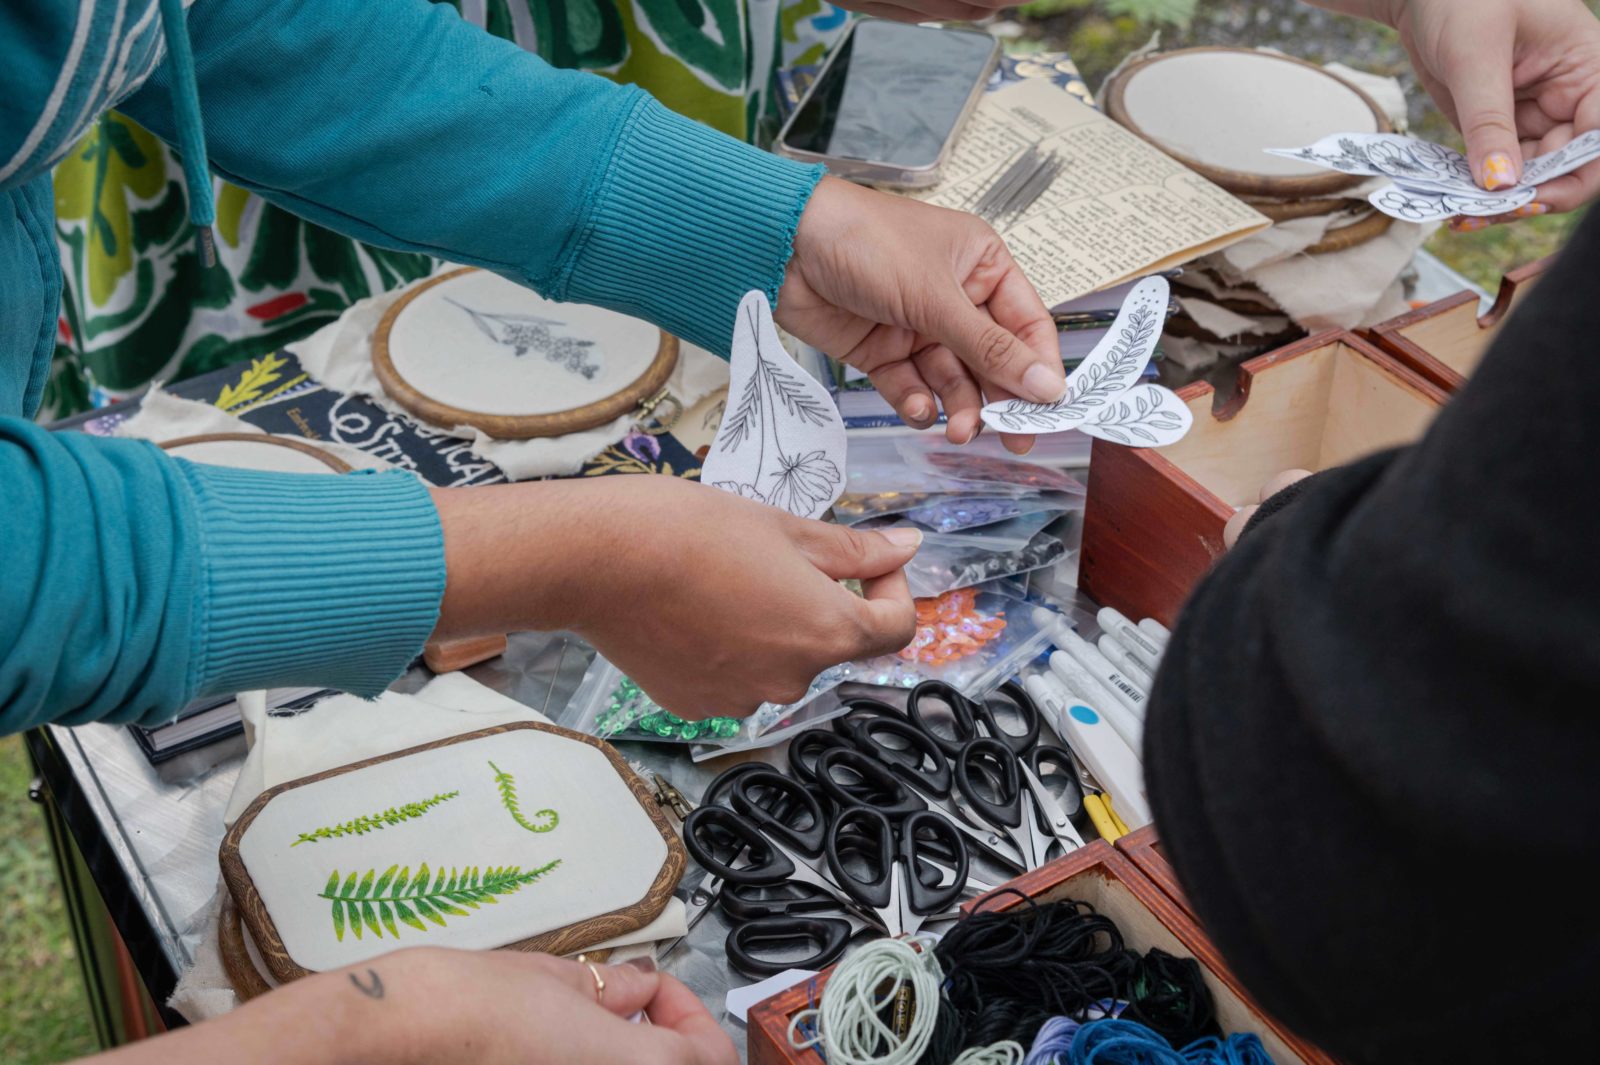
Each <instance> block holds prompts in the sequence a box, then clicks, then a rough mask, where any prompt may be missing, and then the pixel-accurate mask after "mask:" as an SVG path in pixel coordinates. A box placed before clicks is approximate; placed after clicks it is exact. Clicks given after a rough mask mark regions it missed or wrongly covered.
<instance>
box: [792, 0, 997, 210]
mask: <svg viewBox="0 0 1600 1065" xmlns="http://www.w3.org/2000/svg"><path fill="white" fill-rule="evenodd" d="M999 61H1000V42H999V41H998V40H996V39H995V38H993V37H991V36H989V35H988V34H987V33H984V32H982V31H980V30H955V29H940V28H936V27H931V26H914V25H907V24H906V23H903V22H887V21H884V20H882V19H862V20H861V21H859V22H856V23H854V24H852V25H851V27H850V29H849V30H847V31H846V32H845V35H844V37H843V38H842V39H841V40H840V41H839V44H838V46H837V47H835V48H834V50H833V53H832V54H831V55H829V56H828V61H827V62H826V63H824V64H823V67H822V70H821V71H819V72H818V74H817V78H816V80H815V81H813V82H812V83H811V87H810V88H809V89H808V90H807V91H806V94H805V97H804V98H803V99H801V101H800V104H799V106H798V107H796V108H795V110H794V114H792V115H790V116H789V121H788V122H786V123H784V126H783V129H782V130H781V131H780V132H779V133H778V139H777V142H776V143H775V144H774V146H773V147H774V150H775V151H776V152H777V153H778V154H779V155H784V156H788V157H789V158H791V159H801V160H805V161H806V162H818V163H824V164H826V165H827V167H828V170H829V171H830V172H832V173H833V174H835V175H837V176H839V177H843V178H850V179H852V180H856V181H866V182H871V183H873V184H879V185H893V186H896V187H899V188H912V189H915V188H926V187H927V186H929V185H932V184H934V183H936V182H937V181H938V180H939V171H940V169H941V168H942V167H943V166H944V162H945V159H946V158H948V157H949V154H950V150H951V146H952V145H953V144H954V143H955V139H956V135H957V134H958V133H960V132H961V127H962V126H963V125H964V124H965V123H966V120H967V117H968V116H969V115H970V114H971V113H972V109H973V108H974V107H976V106H977V103H978V98H979V97H980V96H982V95H983V91H984V87H985V85H987V83H988V81H989V77H990V75H991V74H993V73H994V68H995V65H996V64H997V63H999Z"/></svg>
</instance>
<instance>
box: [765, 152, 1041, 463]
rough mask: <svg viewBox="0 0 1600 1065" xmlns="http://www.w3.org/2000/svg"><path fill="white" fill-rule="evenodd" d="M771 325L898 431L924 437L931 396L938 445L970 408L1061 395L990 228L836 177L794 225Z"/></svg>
mask: <svg viewBox="0 0 1600 1065" xmlns="http://www.w3.org/2000/svg"><path fill="white" fill-rule="evenodd" d="M778 320H779V322H780V323H781V324H782V325H783V327H784V328H785V329H787V330H788V331H789V332H791V333H793V334H794V335H795V336H797V337H799V338H801V339H802V340H804V341H806V342H807V343H809V344H812V345H815V346H816V347H817V348H819V349H821V350H822V351H825V352H827V353H828V354H829V355H832V356H833V357H834V358H837V359H840V360H841V361H843V362H846V363H849V364H850V365H851V366H854V367H855V368H856V369H858V370H861V371H862V372H864V373H865V374H866V375H867V376H868V377H869V378H871V380H872V384H873V387H875V388H876V389H877V390H878V394H879V395H881V396H883V398H884V399H886V400H888V401H889V404H890V405H891V406H893V407H894V409H895V410H896V411H898V412H899V414H900V417H901V418H903V419H904V420H905V422H906V424H907V425H910V426H913V427H915V428H925V427H927V426H929V425H931V424H932V423H933V421H934V419H935V417H936V416H937V414H938V411H937V409H936V407H935V406H934V397H935V395H937V397H938V399H939V402H940V403H941V404H942V405H943V407H944V412H945V415H946V416H947V418H948V419H949V423H948V425H947V426H946V429H945V435H946V436H947V437H948V438H949V440H950V441H951V442H952V443H957V444H964V443H966V442H967V441H968V440H970V439H972V437H973V435H974V434H975V433H976V432H977V430H978V419H979V411H980V409H981V407H982V405H983V398H984V396H988V398H989V399H992V400H1000V399H1010V398H1011V397H1012V396H1021V397H1023V398H1025V399H1031V400H1037V401H1041V402H1052V401H1054V400H1056V399H1057V398H1059V397H1060V395H1061V392H1062V388H1063V387H1064V385H1065V378H1066V374H1064V373H1063V372H1062V369H1061V353H1060V349H1059V348H1058V346H1057V342H1056V331H1055V324H1054V322H1052V321H1051V318H1050V312H1049V311H1048V310H1046V309H1045V306H1044V303H1043V301H1042V300H1040V298H1039V294H1038V292H1036V291H1035V290H1034V288H1033V286H1032V285H1031V284H1029V283H1028V279H1027V278H1026V277H1025V276H1023V273H1022V269H1021V267H1019V266H1018V265H1017V263H1016V261H1015V260H1014V259H1013V258H1012V257H1011V253H1010V251H1008V250H1007V249H1006V245H1005V241H1003V240H1001V239H1000V236H999V235H998V234H997V233H995V231H994V229H993V228H991V227H990V226H989V225H988V224H986V223H985V222H984V221H983V220H981V219H979V218H978V217H977V216H975V215H972V214H968V213H966V212H965V211H952V210H947V209H945V208H942V207H933V206H930V205H929V204H925V203H919V202H918V201H916V200H911V199H906V198H904V197H899V196H889V195H886V194H885V193H882V192H875V191H873V190H872V189H865V188H861V187H859V186H856V185H851V184H850V183H849V182H846V181H840V180H838V179H837V178H823V179H822V182H821V184H819V185H818V186H817V190H816V192H814V193H813V194H812V197H811V202H810V203H809V204H807V206H806V209H805V212H804V213H803V214H802V215H801V216H800V227H799V229H798V230H797V231H796V233H795V241H794V256H793V257H792V258H791V259H790V260H789V266H788V270H787V272H786V273H785V274H784V279H783V287H782V289H781V290H780V292H779V297H778ZM1030 443H1031V442H1030V441H1029V440H1028V439H1027V438H1026V437H1021V438H1018V437H1007V438H1006V446H1007V447H1009V448H1011V450H1013V451H1016V452H1019V453H1021V452H1025V451H1026V450H1027V449H1028V446H1029V444H1030Z"/></svg>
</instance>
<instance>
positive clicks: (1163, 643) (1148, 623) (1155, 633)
mask: <svg viewBox="0 0 1600 1065" xmlns="http://www.w3.org/2000/svg"><path fill="white" fill-rule="evenodd" d="M1139 631H1140V632H1142V633H1144V634H1145V635H1146V636H1148V637H1150V638H1151V639H1152V640H1154V641H1155V642H1156V644H1157V645H1158V646H1159V647H1160V648H1161V650H1163V651H1165V650H1166V649H1167V641H1168V640H1170V639H1172V632H1171V630H1170V629H1168V628H1167V627H1166V626H1165V625H1163V624H1161V622H1159V621H1157V620H1156V619H1155V618H1145V619H1144V620H1143V621H1141V622H1139Z"/></svg>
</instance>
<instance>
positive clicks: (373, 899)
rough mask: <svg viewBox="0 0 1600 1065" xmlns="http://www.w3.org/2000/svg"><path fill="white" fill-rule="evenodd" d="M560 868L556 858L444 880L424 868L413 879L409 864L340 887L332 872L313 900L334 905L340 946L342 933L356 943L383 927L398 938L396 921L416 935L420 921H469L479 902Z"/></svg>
mask: <svg viewBox="0 0 1600 1065" xmlns="http://www.w3.org/2000/svg"><path fill="white" fill-rule="evenodd" d="M560 864H561V859H560V858H557V859H556V860H555V861H553V862H549V863H547V864H545V865H541V866H539V867H538V868H537V869H523V868H522V867H521V866H517V865H500V866H491V867H489V868H487V869H482V870H480V869H479V868H478V867H477V866H476V865H472V866H467V867H466V868H463V869H460V870H457V869H455V868H453V867H452V868H451V870H450V874H449V876H446V875H445V871H444V870H443V869H442V868H441V869H440V870H439V871H438V872H437V873H434V874H431V877H430V873H429V870H428V867H427V865H422V866H419V867H418V869H417V875H416V876H415V877H413V876H412V875H411V867H410V866H406V867H405V868H404V869H402V868H400V867H399V866H398V865H391V866H389V868H387V869H385V870H384V871H383V872H382V873H381V874H379V873H378V872H377V871H376V870H374V869H369V870H367V872H366V873H365V874H364V875H363V874H358V873H351V874H350V875H349V876H348V877H347V878H346V879H345V881H344V883H343V884H342V885H341V884H340V882H339V870H337V869H335V870H334V871H333V873H332V874H331V875H330V876H329V877H328V884H327V886H326V887H324V888H323V889H322V891H321V892H319V893H318V896H317V897H318V898H322V899H327V900H328V901H329V902H331V903H332V904H333V935H334V938H335V939H337V940H338V941H339V942H341V943H342V942H344V933H345V930H346V929H349V930H350V931H351V932H353V933H354V934H355V937H356V938H357V939H360V938H361V937H362V935H363V934H364V932H371V933H372V934H373V935H374V936H377V937H378V938H379V939H382V938H383V932H384V930H385V929H387V930H388V932H389V934H390V935H391V936H393V937H395V938H396V939H398V938H400V929H399V927H398V926H397V925H396V922H397V921H398V922H399V923H400V924H407V925H410V926H411V927H412V928H414V929H416V930H417V931H418V932H426V931H427V930H428V926H427V925H425V924H423V923H422V922H423V920H424V919H426V920H429V921H432V922H433V923H434V924H436V925H438V926H439V927H440V928H443V927H444V925H445V921H444V919H445V917H446V916H450V917H470V916H472V914H471V913H470V912H469V911H472V910H476V909H478V908H479V906H481V905H483V904H484V903H494V902H499V901H500V899H499V896H504V895H510V894H513V893H515V892H516V891H518V890H520V889H521V888H522V887H523V886H524V885H527V884H531V883H533V882H534V881H536V880H538V879H540V878H541V877H543V876H545V875H546V874H548V873H549V872H551V871H552V870H553V869H555V868H556V867H557V866H558V865H560ZM462 907H466V909H462Z"/></svg>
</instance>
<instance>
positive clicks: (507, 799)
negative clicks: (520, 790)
mask: <svg viewBox="0 0 1600 1065" xmlns="http://www.w3.org/2000/svg"><path fill="white" fill-rule="evenodd" d="M489 768H490V769H493V770H494V782H495V783H496V784H497V785H499V787H500V802H501V804H502V805H503V806H505V808H506V809H507V810H509V811H510V812H511V817H512V819H513V820H514V821H516V822H517V824H519V825H521V826H522V827H523V828H525V829H527V830H528V831H529V832H548V831H550V830H551V829H552V828H555V827H556V825H558V824H560V823H561V815H560V814H558V813H556V812H555V811H554V810H540V811H538V812H537V813H535V814H534V815H533V816H535V817H547V818H549V819H550V823H549V824H546V825H535V824H532V823H531V822H529V821H528V819H527V818H525V817H523V816H522V809H521V808H520V807H519V806H518V805H517V782H516V780H515V778H513V777H512V776H511V774H510V773H507V772H504V771H502V770H501V768H500V767H499V766H497V765H495V764H494V763H493V762H490V763H489Z"/></svg>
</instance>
